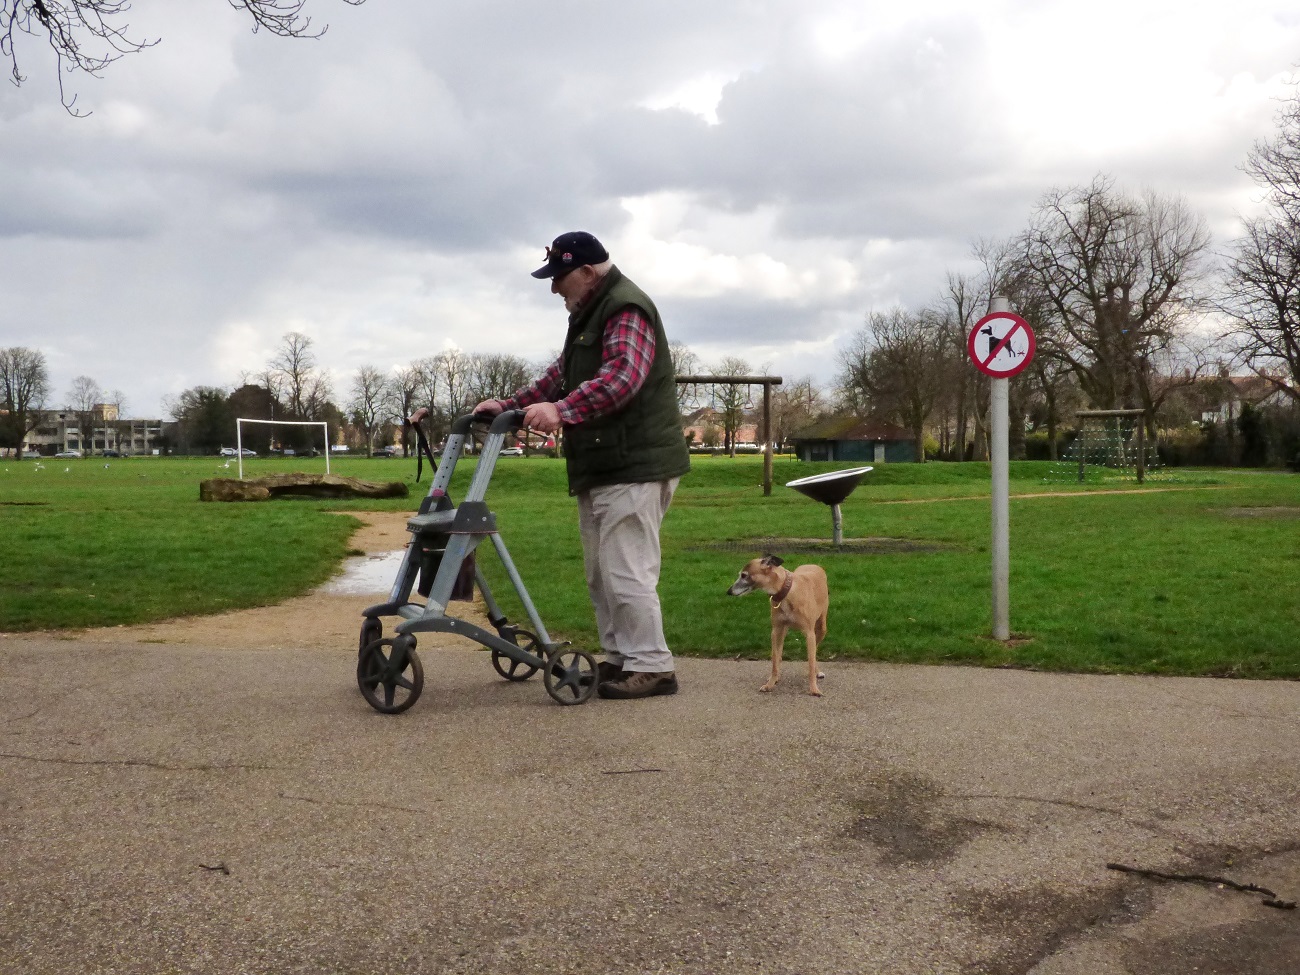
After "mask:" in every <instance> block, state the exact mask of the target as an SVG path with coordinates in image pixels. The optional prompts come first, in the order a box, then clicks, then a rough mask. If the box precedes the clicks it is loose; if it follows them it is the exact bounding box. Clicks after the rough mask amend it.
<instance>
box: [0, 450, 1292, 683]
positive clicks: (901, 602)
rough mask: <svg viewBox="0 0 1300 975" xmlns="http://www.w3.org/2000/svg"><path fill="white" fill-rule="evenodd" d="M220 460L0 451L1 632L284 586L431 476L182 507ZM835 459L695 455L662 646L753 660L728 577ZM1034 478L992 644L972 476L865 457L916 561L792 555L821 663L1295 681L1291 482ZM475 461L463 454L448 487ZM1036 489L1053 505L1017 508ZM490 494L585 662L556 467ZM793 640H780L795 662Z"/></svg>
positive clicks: (189, 608)
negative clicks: (805, 570) (818, 587)
mask: <svg viewBox="0 0 1300 975" xmlns="http://www.w3.org/2000/svg"><path fill="white" fill-rule="evenodd" d="M223 464H224V462H223V461H219V460H218V459H216V458H175V459H172V458H128V459H123V460H113V461H103V460H99V459H86V460H73V461H51V460H46V461H44V462H43V469H38V468H37V465H36V464H35V462H33V461H32V460H30V459H29V460H24V461H22V462H16V461H12V460H11V461H0V519H3V522H2V524H3V531H2V532H0V630H3V631H22V630H32V629H44V628H52V627H53V628H57V627H85V626H96V625H112V624H118V623H132V622H141V621H147V620H157V619H162V618H165V617H168V616H176V615H182V614H193V613H213V612H221V611H224V610H227V609H232V608H236V607H244V606H253V605H261V604H267V603H274V602H277V601H280V600H282V599H285V598H287V597H290V596H293V595H298V594H301V593H303V592H306V591H308V590H310V589H311V588H313V587H315V586H317V585H319V584H320V583H322V582H323V581H325V580H326V579H327V578H328V577H329V576H330V575H331V574H332V573H333V572H334V571H336V569H337V568H338V565H339V564H340V562H341V560H342V559H343V558H344V557H345V556H346V554H347V553H348V549H349V546H348V536H349V534H350V532H351V530H352V528H353V527H354V526H355V523H354V522H353V521H352V519H348V518H346V517H339V516H337V515H332V514H329V513H328V512H330V511H339V510H346V509H350V508H352V509H371V510H384V509H386V510H413V509H414V507H415V505H416V504H417V503H418V499H419V495H420V494H421V493H422V492H423V490H424V487H425V486H427V483H428V482H427V478H428V474H427V473H426V475H425V477H426V480H425V484H424V485H419V486H415V485H413V493H412V496H411V498H409V499H404V500H398V501H385V502H360V501H348V502H338V501H305V500H281V501H274V502H265V503H261V504H204V503H200V502H199V500H198V482H199V481H200V480H201V479H203V478H207V477H212V476H218V474H221V475H224V476H230V475H231V474H232V473H233V466H232V467H231V468H230V469H226V468H225V467H223ZM834 466H835V465H819V464H800V463H797V462H794V461H788V460H786V461H782V460H778V461H777V463H776V469H775V480H776V483H777V485H778V486H777V487H776V488H774V491H773V495H772V497H770V498H764V497H763V496H762V490H761V486H760V484H761V477H762V466H761V461H760V460H759V459H758V458H754V457H746V458H736V459H734V460H731V459H727V458H711V457H705V458H699V459H696V461H695V469H694V471H693V472H692V474H691V475H689V476H688V477H687V478H686V479H685V480H684V481H683V482H682V487H681V489H680V490H679V492H678V494H677V498H676V500H675V501H674V503H673V508H672V510H671V511H670V512H669V515H668V518H667V521H666V522H665V524H664V529H663V542H664V569H663V578H662V582H661V586H660V592H661V597H662V600H663V605H664V617H665V626H666V628H667V633H668V638H669V642H670V645H671V646H672V647H673V648H674V650H676V651H678V652H684V653H689V654H698V655H704V656H735V655H743V656H746V657H764V656H766V654H767V644H768V622H767V607H766V602H765V600H764V599H763V597H761V596H759V595H751V596H749V597H745V598H742V599H734V598H731V597H728V596H726V595H725V591H726V588H727V586H728V585H730V583H731V582H732V580H733V579H734V578H735V575H736V572H737V571H738V570H739V569H740V567H741V565H742V564H743V563H744V562H745V561H746V560H747V559H748V558H750V557H752V556H753V555H756V554H759V552H760V551H761V550H762V549H764V548H767V547H770V546H769V545H768V544H766V543H765V542H764V541H763V540H764V539H768V538H772V537H778V538H795V539H804V538H807V539H828V538H829V536H830V530H831V525H830V515H829V511H828V509H826V508H825V507H823V506H822V505H819V504H817V503H815V502H813V501H811V500H809V499H807V498H805V497H803V496H802V495H799V494H797V493H795V492H794V491H791V490H788V489H786V488H784V487H781V486H780V485H781V484H783V483H784V482H785V481H787V480H790V479H792V478H795V477H802V476H805V475H807V474H810V473H816V472H819V471H821V470H826V469H831V468H833V467H834ZM840 466H845V465H840ZM1049 466H1050V465H1048V464H1045V463H1015V464H1013V465H1012V475H1011V476H1012V484H1011V492H1012V502H1011V625H1012V630H1013V632H1014V634H1015V636H1016V639H1014V640H1013V641H1012V644H1011V645H1010V646H1007V645H1003V644H1001V643H997V642H995V641H993V640H991V639H989V638H988V637H987V634H988V632H989V629H990V618H989V617H990V610H989V604H990V579H989V576H990V570H989V518H990V512H989V501H988V494H989V471H988V466H987V465H986V464H925V465H878V466H877V467H876V469H875V470H874V471H873V472H872V473H870V474H868V475H867V477H866V479H865V480H864V481H863V483H862V485H861V486H860V487H859V488H858V489H857V491H856V492H855V493H854V494H853V495H852V496H851V497H850V498H849V499H848V500H847V501H846V502H845V503H844V506H843V509H844V524H845V534H846V536H847V537H848V538H849V539H853V538H861V537H883V538H891V539H903V540H910V541H911V542H914V543H917V544H916V545H914V546H913V549H914V550H910V551H908V550H901V551H900V550H893V551H889V552H885V553H881V554H862V553H853V554H848V553H843V554H834V553H829V552H828V553H823V554H817V555H799V554H789V555H788V562H789V564H792V565H793V564H798V563H799V562H802V561H817V562H819V563H820V564H822V565H823V566H824V567H825V568H826V571H827V574H828V575H829V577H830V583H831V615H830V627H829V634H828V637H827V639H826V641H825V644H824V647H823V650H822V654H821V655H822V657H823V658H824V659H826V658H832V657H835V658H839V659H845V658H855V659H872V660H889V661H911V662H958V663H970V664H981V665H988V666H1018V667H1034V668H1042V669H1049V670H1066V671H1081V672H1126V673H1178V674H1210V675H1238V676H1251V677H1300V477H1297V476H1296V475H1292V474H1285V473H1259V472H1244V471H1199V472H1179V473H1178V474H1177V475H1176V476H1175V477H1173V478H1171V479H1165V480H1161V481H1159V482H1157V483H1154V484H1152V485H1150V486H1149V487H1150V488H1151V489H1150V490H1137V489H1135V486H1134V485H1133V484H1132V483H1131V482H1102V483H1096V482H1094V483H1089V484H1087V485H1084V486H1069V485H1062V484H1061V483H1060V482H1057V481H1054V482H1049V481H1048V480H1046V477H1047V474H1048V469H1049ZM332 467H333V469H334V471H335V472H336V473H342V474H350V475H355V476H358V477H362V478H365V479H368V480H407V481H412V480H413V478H414V461H413V460H412V461H409V462H408V461H403V460H400V459H394V460H365V459H362V458H351V457H348V458H337V459H335V460H334V461H333V462H332ZM291 469H304V470H308V469H311V470H315V469H323V461H320V460H315V461H306V462H298V463H297V464H296V465H295V461H293V460H274V461H273V460H269V459H257V460H254V461H251V462H250V463H249V465H248V472H249V473H250V474H251V475H256V474H259V473H267V472H269V471H272V470H291ZM472 470H473V461H472V460H465V461H462V462H461V464H460V465H459V467H458V470H457V472H456V479H455V481H454V482H453V486H452V490H453V497H460V496H461V495H462V494H463V493H464V490H465V487H466V485H467V484H468V480H469V476H470V475H471V473H472ZM1110 491H1117V492H1118V493H1109V492H1110ZM1055 492H1064V496H1039V497H1033V496H1032V495H1047V494H1049V493H1055ZM488 501H489V504H490V505H491V506H492V508H493V509H494V510H495V511H496V512H497V515H498V525H499V528H500V530H501V533H502V537H503V538H504V539H505V542H506V545H507V547H508V548H509V550H510V552H511V555H512V557H513V558H514V560H515V562H516V564H517V565H518V567H519V569H520V572H521V574H522V575H523V578H524V580H525V582H526V583H527V585H528V586H529V590H530V592H531V594H532V596H533V599H534V601H535V602H536V604H537V605H538V607H539V609H540V611H541V613H542V616H543V619H544V620H545V621H546V624H547V626H548V628H549V629H550V630H551V633H552V635H553V636H555V637H557V638H560V637H563V638H567V639H571V640H573V641H574V642H575V643H577V644H578V645H579V646H586V647H589V648H592V649H595V646H594V639H595V633H594V627H593V625H592V620H591V610H590V606H589V604H588V601H587V595H586V588H585V585H584V583H583V575H582V556H581V549H580V546H579V542H578V530H577V515H576V508H575V504H574V502H573V500H572V499H571V498H569V497H568V495H567V492H566V489H565V482H564V471H563V464H562V463H561V462H558V461H551V460H545V459H541V458H503V459H502V460H501V461H500V462H499V464H498V467H497V470H496V474H495V476H494V479H493V483H492V486H491V489H490V490H489V494H488ZM728 543H730V545H731V548H732V550H730V551H728V550H721V549H720V546H725V545H727V544H728ZM777 554H783V553H782V552H780V551H779V547H778V552H777ZM480 561H481V564H482V565H483V566H484V568H485V569H486V570H487V571H488V574H489V577H490V578H491V579H492V580H493V584H494V591H495V592H496V593H497V595H498V596H499V597H500V598H501V600H502V602H503V604H504V605H505V607H506V609H507V611H509V612H510V614H511V616H512V617H515V618H520V619H522V617H523V614H522V612H520V611H518V610H517V608H516V606H515V605H514V602H513V600H512V599H509V598H506V597H508V596H509V595H510V591H509V586H508V584H506V583H505V581H504V574H503V573H501V572H500V571H499V569H498V566H497V562H496V559H495V556H494V555H493V554H492V553H491V552H490V550H489V549H484V550H482V557H481V560H480ZM798 642H799V641H798V640H797V639H796V638H795V637H793V636H792V637H791V639H790V641H789V644H790V645H789V646H788V648H787V650H788V653H789V654H792V655H793V656H794V657H795V658H798V657H799V656H801V655H802V650H801V649H800V648H799V647H798V645H797V644H798Z"/></svg>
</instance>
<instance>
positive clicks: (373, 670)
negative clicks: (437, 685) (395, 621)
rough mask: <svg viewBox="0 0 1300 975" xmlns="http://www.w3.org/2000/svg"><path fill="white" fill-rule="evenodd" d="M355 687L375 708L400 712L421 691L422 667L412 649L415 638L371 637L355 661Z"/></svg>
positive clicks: (416, 697) (422, 685)
mask: <svg viewBox="0 0 1300 975" xmlns="http://www.w3.org/2000/svg"><path fill="white" fill-rule="evenodd" d="M357 686H358V687H360V688H361V696H362V697H364V698H365V699H366V703H367V704H369V705H370V706H371V707H372V708H374V709H375V710H376V711H381V712H383V713H384V714H401V713H402V712H403V711H405V710H406V709H407V708H409V707H410V706H411V705H412V704H414V703H415V702H416V701H417V700H418V699H419V697H420V692H421V691H422V690H424V667H422V666H421V665H420V658H419V656H417V654H416V652H415V637H411V636H396V637H391V638H389V639H387V640H375V641H373V642H372V643H368V644H367V645H366V647H365V649H364V650H362V651H361V658H360V659H359V660H358V661H357Z"/></svg>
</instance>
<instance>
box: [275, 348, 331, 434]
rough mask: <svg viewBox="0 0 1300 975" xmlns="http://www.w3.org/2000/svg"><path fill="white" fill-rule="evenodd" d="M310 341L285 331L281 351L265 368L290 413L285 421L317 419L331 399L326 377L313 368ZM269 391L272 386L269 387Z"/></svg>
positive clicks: (313, 358) (320, 371)
mask: <svg viewBox="0 0 1300 975" xmlns="http://www.w3.org/2000/svg"><path fill="white" fill-rule="evenodd" d="M311 347H312V340H311V338H310V337H308V336H306V335H303V334H302V332H287V333H286V334H285V336H284V339H283V344H282V345H281V346H280V351H279V352H277V353H276V355H275V358H274V359H272V360H271V362H270V363H269V364H268V366H267V372H269V373H274V374H275V375H274V377H273V378H272V380H271V381H272V382H273V383H274V385H275V386H278V387H279V388H280V390H281V395H283V396H284V397H285V399H286V401H287V402H286V403H285V406H286V408H287V409H288V411H289V416H287V417H284V418H283V419H287V420H320V419H324V417H323V416H322V414H323V413H324V411H325V406H326V404H327V403H328V402H329V398H330V392H331V390H330V382H329V377H328V376H326V375H325V373H324V372H323V371H322V370H320V369H318V368H317V366H316V356H315V354H314V353H313V352H312V350H311ZM268 388H272V387H268Z"/></svg>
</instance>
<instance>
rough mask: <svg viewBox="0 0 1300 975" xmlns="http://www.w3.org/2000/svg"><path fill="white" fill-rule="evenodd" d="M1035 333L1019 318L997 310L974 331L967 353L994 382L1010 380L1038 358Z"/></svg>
mask: <svg viewBox="0 0 1300 975" xmlns="http://www.w3.org/2000/svg"><path fill="white" fill-rule="evenodd" d="M1034 349H1035V343H1034V330H1033V329H1032V328H1030V327H1029V323H1028V322H1027V321H1025V320H1024V319H1023V318H1021V317H1020V316H1019V315H1015V314H1012V313H1011V312H1009V311H995V312H993V313H992V314H990V315H985V316H984V317H983V318H981V319H980V320H979V321H978V322H976V323H975V327H974V328H972V329H971V330H970V335H969V336H968V337H967V339H966V351H967V352H969V353H970V358H971V362H973V363H975V368H976V369H978V370H979V371H980V372H982V373H985V374H986V375H989V376H992V377H993V378H994V379H1008V378H1010V377H1011V376H1014V375H1015V374H1016V373H1018V372H1020V370H1021V369H1023V368H1025V366H1027V365H1029V363H1030V361H1032V360H1033V358H1034Z"/></svg>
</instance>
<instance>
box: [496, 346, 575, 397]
mask: <svg viewBox="0 0 1300 975" xmlns="http://www.w3.org/2000/svg"><path fill="white" fill-rule="evenodd" d="M563 362H564V357H563V356H561V357H560V358H559V359H556V360H555V361H554V362H552V363H551V365H550V367H549V368H548V369H547V370H546V371H545V372H544V373H542V374H541V376H539V377H538V378H537V379H536V380H534V381H533V383H532V385H530V386H525V387H524V388H523V389H521V390H519V391H518V392H517V393H515V395H513V396H511V397H510V398H509V399H503V400H500V403H501V408H502V409H506V410H522V409H523V408H524V407H525V406H532V405H533V404H534V403H553V402H554V401H555V400H557V399H559V398H560V391H561V389H563V380H562V376H563V373H562V371H561V370H562V369H563Z"/></svg>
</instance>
